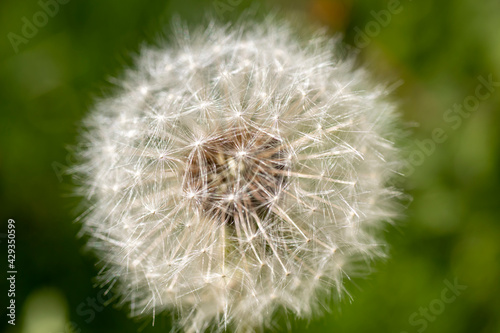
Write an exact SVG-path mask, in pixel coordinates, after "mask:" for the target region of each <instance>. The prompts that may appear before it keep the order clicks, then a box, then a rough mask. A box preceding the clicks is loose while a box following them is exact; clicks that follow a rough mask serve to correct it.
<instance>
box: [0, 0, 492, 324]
mask: <svg viewBox="0 0 500 333" xmlns="http://www.w3.org/2000/svg"><path fill="white" fill-rule="evenodd" d="M220 3H222V4H230V3H238V2H234V1H233V2H230V1H223V0H222V1H202V0H184V1H165V0H162V1H147V2H145V1H137V0H128V1H125V0H121V1H118V0H107V1H98V0H88V1H78V0H73V1H70V2H69V3H68V4H65V5H61V6H60V8H59V12H58V13H57V14H56V15H55V16H54V17H53V18H50V19H49V21H48V23H47V24H46V25H45V26H43V27H41V28H40V29H39V31H38V33H37V34H36V36H34V37H33V38H31V39H30V40H29V41H28V43H27V44H26V45H24V44H21V45H20V46H19V52H18V53H15V52H14V49H13V47H12V46H11V44H10V42H9V39H8V37H7V36H8V33H9V32H14V33H16V34H20V33H21V27H22V24H23V23H22V21H21V19H22V17H24V16H26V17H28V18H31V17H32V16H33V15H34V14H35V13H36V12H38V11H39V10H40V6H39V4H38V3H37V2H36V1H22V2H21V1H14V0H3V1H2V2H1V3H0V31H1V34H0V35H2V36H4V37H2V39H0V108H1V110H0V199H1V200H0V205H1V218H2V219H1V221H2V229H3V228H4V225H5V224H6V221H7V219H8V218H13V219H15V220H16V222H17V237H18V238H17V239H18V247H17V265H18V271H19V274H18V280H17V286H18V289H17V304H18V309H17V311H18V325H17V326H16V327H15V328H12V327H8V326H7V325H6V323H5V322H6V321H5V320H2V323H1V325H2V326H0V327H3V329H2V330H3V331H6V332H35V331H36V332H40V333H43V332H48V333H56V332H54V331H53V328H50V329H46V330H45V329H43V327H42V326H36V324H37V323H42V321H43V320H45V321H43V322H44V323H47V322H48V323H50V325H49V324H47V325H48V326H46V327H49V326H50V327H54V326H53V325H63V324H64V323H63V322H64V321H65V322H66V324H67V323H69V322H71V323H72V325H73V330H71V327H69V326H66V327H64V325H63V327H62V328H61V332H71V331H74V332H81V333H85V332H136V331H137V329H138V328H141V327H143V326H144V327H145V328H144V332H159V331H165V330H167V329H169V327H170V323H169V319H168V317H165V318H159V319H157V322H156V327H155V328H151V327H149V323H146V324H145V325H143V323H135V322H133V321H131V320H129V319H127V318H126V314H125V313H124V312H123V311H120V310H117V309H115V308H113V307H112V306H106V307H103V308H102V311H95V318H92V320H90V315H89V313H88V309H89V307H88V305H86V304H87V302H88V298H89V297H90V298H95V297H97V295H98V293H99V289H94V288H93V284H92V278H93V277H94V276H95V275H96V269H95V267H94V263H95V261H96V258H93V257H92V256H91V255H88V254H83V253H82V251H81V248H82V245H83V241H82V240H78V239H76V237H75V235H76V233H77V231H78V226H77V225H75V224H74V223H72V221H73V220H74V212H73V208H74V207H75V205H76V204H77V202H78V199H76V198H72V197H71V196H69V195H68V194H69V193H71V185H70V184H71V182H70V179H68V178H67V177H65V176H64V175H61V174H59V170H60V168H61V167H62V166H64V165H67V164H68V163H71V161H70V160H68V157H67V153H66V150H65V146H66V145H71V144H74V143H75V142H76V137H77V126H78V123H79V121H80V120H81V119H82V117H84V115H85V114H86V112H87V111H88V109H89V108H90V107H91V106H92V101H93V100H94V98H95V97H98V96H103V95H106V91H108V90H109V88H110V84H109V83H107V79H108V78H109V77H111V76H116V75H119V74H120V73H121V72H122V70H123V68H124V67H125V66H128V65H130V64H131V63H132V61H131V59H132V57H131V55H132V54H133V53H134V52H137V51H138V50H139V48H140V45H141V44H142V43H143V42H148V43H151V42H154V41H155V40H156V39H157V38H158V37H159V36H160V35H161V34H162V32H163V31H165V27H166V26H167V27H168V25H169V21H170V20H171V17H172V15H173V14H174V13H177V14H179V16H180V17H181V18H183V19H185V20H187V21H188V22H190V23H192V24H197V23H199V22H201V19H202V18H203V17H204V16H205V12H207V11H210V10H211V11H213V10H214V9H215V6H216V5H217V4H220ZM400 3H401V8H402V10H401V11H400V12H399V13H397V14H393V15H391V17H390V22H389V23H388V24H387V26H381V27H380V32H379V33H377V34H375V35H374V36H373V37H370V41H369V43H368V45H367V46H366V47H364V48H362V49H361V50H360V58H361V59H362V60H363V61H364V62H366V63H367V64H368V65H369V66H371V68H372V69H373V71H374V73H375V75H377V76H379V77H381V78H385V79H387V80H397V79H402V80H403V81H402V82H403V84H402V85H400V86H399V87H398V88H397V89H396V91H395V95H396V98H397V99H399V100H400V101H401V109H402V113H403V118H404V120H405V121H406V122H408V123H414V124H416V125H415V127H414V128H413V129H412V131H413V133H412V136H411V140H410V143H409V144H408V145H409V148H408V153H409V154H410V153H411V152H413V151H415V150H416V149H417V150H418V149H419V148H418V146H416V144H415V143H416V140H425V139H429V138H431V135H432V131H433V130H434V129H435V128H442V129H443V130H444V131H445V132H446V134H447V136H448V139H447V140H446V141H445V142H443V143H441V144H437V145H436V149H435V151H434V153H432V154H431V155H430V156H428V157H426V158H425V161H424V162H423V164H422V165H420V166H418V167H415V172H414V173H412V174H411V176H410V177H409V178H408V180H407V185H406V186H407V191H408V193H409V194H410V195H412V196H413V202H412V203H411V204H410V206H409V208H408V211H407V215H408V216H407V218H406V219H405V221H404V222H403V223H402V224H401V225H400V226H399V227H396V228H391V230H389V231H388V233H387V237H388V240H389V243H390V244H391V258H390V259H389V260H388V261H387V262H385V263H378V264H377V266H376V269H377V272H375V273H374V274H372V275H371V276H369V277H368V278H367V279H365V280H356V281H354V282H355V283H352V284H351V285H350V290H351V293H352V297H353V299H354V302H353V303H352V304H349V302H348V301H345V302H344V303H345V304H340V305H333V304H328V305H325V306H326V307H327V308H329V309H330V310H329V311H330V313H329V314H327V315H325V316H323V317H320V316H318V318H314V319H313V320H311V321H309V320H307V321H306V320H296V321H293V323H292V325H291V327H289V330H291V331H293V332H398V333H399V332H417V331H418V329H419V328H421V326H420V325H418V326H415V325H413V326H412V325H411V323H410V321H409V320H410V319H409V318H410V316H411V315H412V314H413V313H414V312H418V311H419V308H420V307H428V306H429V304H430V303H431V302H432V301H433V300H434V299H437V298H440V295H441V291H442V290H443V289H444V288H445V287H446V286H445V284H444V282H443V281H444V280H445V279H447V280H449V281H454V279H455V278H457V279H458V281H459V282H460V284H463V285H466V286H467V287H468V288H467V290H465V291H464V292H463V293H462V294H461V295H460V296H459V297H458V298H457V299H456V301H454V302H452V303H451V304H447V305H446V308H445V310H444V311H443V313H442V314H440V315H439V316H437V317H436V318H435V320H434V321H429V322H428V327H426V329H425V332H429V333H433V332H456V333H460V332H464V333H465V332H467V333H468V332H480V333H498V332H500V290H499V285H500V284H499V281H500V223H499V221H500V200H499V199H500V196H499V194H498V192H499V189H500V179H499V174H500V163H499V156H500V138H499V136H500V131H499V125H500V112H499V111H500V110H499V109H500V91H494V92H493V94H492V96H491V97H490V98H488V99H487V100H485V101H482V102H481V103H480V105H479V108H478V109H477V110H476V111H475V112H473V113H472V114H471V115H470V117H468V118H463V119H462V120H463V121H462V123H461V125H460V126H459V127H458V128H457V129H453V128H451V127H450V124H449V123H446V122H445V121H444V120H443V115H444V113H445V112H446V111H447V110H448V109H449V108H451V107H453V105H454V104H455V103H462V102H463V101H464V99H465V98H466V97H467V96H469V95H471V94H474V92H475V88H476V86H477V85H478V83H479V82H478V79H477V77H478V76H479V75H482V76H483V77H488V75H492V76H493V78H494V80H495V81H500V20H498V17H499V15H500V3H499V2H498V1H496V0H483V1H481V2H479V1H472V0H457V1H451V0H447V1H440V2H436V1H431V0H420V1H410V0H406V1H403V0H402V1H401V2H400ZM256 5H258V6H256ZM274 6H278V8H283V11H285V10H287V11H290V12H298V13H300V15H301V16H302V17H304V18H307V19H310V20H311V21H312V22H315V23H318V24H323V25H327V26H329V27H330V30H331V32H332V33H335V32H337V31H341V32H343V33H344V34H345V40H346V42H347V43H349V44H351V45H352V46H353V47H354V48H355V47H356V37H357V35H356V34H357V31H359V30H361V31H365V29H366V27H367V24H369V23H370V22H372V24H373V22H374V20H375V19H374V16H373V12H372V11H375V12H376V13H378V12H380V11H381V10H386V9H387V8H388V3H387V2H385V1H380V0H377V1H348V0H294V1H285V0H281V1H278V2H273V7H274ZM250 7H251V8H257V11H258V12H259V13H264V12H265V11H266V10H267V8H269V7H271V5H270V2H264V1H263V0H261V1H246V0H245V1H242V2H241V3H239V4H238V5H237V6H235V7H234V10H230V11H227V12H224V13H223V18H224V20H230V19H233V18H235V17H237V16H238V15H239V14H240V13H241V12H243V11H245V9H247V8H250ZM375 22H376V20H375ZM167 31H168V29H167ZM4 221H5V223H4ZM0 232H4V230H0ZM4 244H5V243H2V248H3V249H4V248H5V247H4ZM2 251H3V250H2ZM2 267H3V266H2ZM4 281H5V280H3V281H2V282H1V290H6V284H5V282H4ZM47 288H49V289H47ZM40 302H41V303H40ZM44 302H45V303H44ZM39 304H49V306H48V307H47V308H46V309H45V308H44V307H43V306H40V305H39ZM50 304H52V305H50ZM82 304H83V306H82ZM99 309H100V307H99ZM86 310H87V312H85V311H86ZM2 311H3V310H2ZM40 313H41V314H40ZM2 317H3V318H6V317H5V316H4V314H2ZM48 317H51V318H52V317H53V321H50V320H49V319H50V318H48ZM41 318H42V319H43V318H44V319H43V320H42V319H41ZM61 318H62V319H61ZM282 324H283V323H282ZM33 325H35V326H33ZM51 325H52V326H51ZM33 327H38V330H33ZM280 327H282V328H283V329H284V327H286V326H284V325H281V326H280ZM58 333H60V332H58Z"/></svg>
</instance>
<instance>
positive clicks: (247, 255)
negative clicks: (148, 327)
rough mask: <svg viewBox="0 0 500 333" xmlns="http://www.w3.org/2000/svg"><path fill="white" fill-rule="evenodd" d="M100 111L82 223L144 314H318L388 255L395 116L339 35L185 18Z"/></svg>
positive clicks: (83, 176)
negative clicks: (347, 283)
mask: <svg viewBox="0 0 500 333" xmlns="http://www.w3.org/2000/svg"><path fill="white" fill-rule="evenodd" d="M167 45H168V46H166V47H157V48H146V49H143V50H142V52H141V56H140V57H139V59H138V62H137V66H136V68H135V69H133V70H130V71H128V72H127V75H125V76H124V78H123V79H122V80H121V83H120V87H119V89H118V90H117V92H116V93H115V94H114V95H113V96H112V97H109V98H107V99H104V100H102V101H101V102H99V103H98V104H97V106H96V107H95V109H94V111H93V112H92V113H91V115H90V116H89V117H88V118H87V120H86V123H85V126H86V131H85V134H84V138H83V147H84V148H83V149H81V151H79V152H78V154H79V156H80V157H81V159H82V160H83V161H82V162H81V164H79V165H78V166H77V167H76V172H77V174H78V176H79V179H80V181H81V182H82V183H83V184H82V186H80V189H81V191H82V193H83V195H85V196H86V197H87V198H88V202H89V205H88V207H89V208H88V210H87V211H86V213H85V214H84V216H83V219H82V220H83V232H84V233H85V234H86V235H87V236H88V238H89V242H88V243H89V246H90V248H92V249H93V250H94V251H95V252H97V254H98V256H100V257H101V258H102V263H103V269H102V271H101V274H100V278H101V281H102V282H103V284H111V285H113V287H114V288H115V290H116V294H118V295H121V296H122V301H123V302H124V303H126V304H128V305H129V306H130V312H131V315H132V316H133V317H139V316H150V317H154V316H155V315H158V314H159V313H171V314H173V315H174V317H175V320H176V324H177V328H179V329H183V330H185V331H187V332H203V331H205V330H207V329H208V330H214V331H222V330H225V329H226V328H231V329H234V330H237V331H243V332H248V331H253V330H259V329H260V327H263V325H264V326H265V325H269V324H271V322H272V318H273V313H274V312H275V310H276V309H278V308H283V309H286V311H289V312H291V313H294V314H295V315H296V316H298V317H307V316H311V315H312V314H313V313H316V312H317V311H319V310H320V308H321V306H320V305H321V304H322V303H323V302H326V301H328V299H331V298H335V297H336V296H341V295H342V294H345V293H346V291H345V289H344V286H343V279H345V278H350V277H351V275H357V274H358V273H363V272H365V273H366V271H367V270H368V268H369V266H370V263H371V262H372V260H373V259H376V258H379V257H381V256H383V255H384V253H385V250H384V244H383V241H382V240H381V239H380V238H379V237H380V234H381V230H382V229H383V227H384V226H385V225H386V222H391V221H392V219H393V218H394V217H395V216H396V215H397V214H396V213H397V210H396V206H397V202H396V201H397V200H396V199H397V197H398V196H399V192H398V191H397V189H395V188H394V187H393V186H392V185H391V183H392V180H393V179H394V177H393V176H394V175H395V174H396V173H397V164H398V163H397V162H398V161H397V150H396V149H395V148H394V144H393V142H392V141H391V140H390V138H391V135H392V134H393V133H392V132H393V129H394V127H395V126H394V123H395V120H396V116H395V113H394V106H393V105H392V104H391V103H390V102H388V101H387V98H386V95H387V89H386V87H385V86H383V85H380V84H375V83H372V82H371V80H370V78H369V76H368V75H367V74H366V72H365V71H363V70H362V69H355V68H354V60H353V59H352V58H349V57H345V56H343V55H342V54H343V52H341V51H339V50H341V49H342V47H341V46H340V45H339V43H338V42H337V41H336V40H332V39H330V38H329V37H328V36H327V35H325V34H322V33H316V34H314V35H312V36H310V37H309V38H306V39H301V38H298V37H297V34H296V33H295V32H294V31H293V29H292V28H291V25H290V24H287V23H283V22H279V23H277V22H276V20H274V22H273V20H267V21H264V22H263V23H253V24H244V23H239V24H238V25H233V26H229V27H219V26H218V25H217V24H209V25H208V27H207V28H206V29H205V30H200V31H198V32H193V31H188V30H187V29H185V28H179V29H178V31H177V32H176V33H175V38H174V41H173V42H171V43H170V44H167Z"/></svg>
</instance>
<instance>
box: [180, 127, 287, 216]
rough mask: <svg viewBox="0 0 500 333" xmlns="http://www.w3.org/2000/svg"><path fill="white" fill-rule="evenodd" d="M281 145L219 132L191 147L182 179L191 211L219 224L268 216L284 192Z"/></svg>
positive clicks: (256, 135) (267, 138) (243, 132)
mask: <svg viewBox="0 0 500 333" xmlns="http://www.w3.org/2000/svg"><path fill="white" fill-rule="evenodd" d="M288 161H289V153H288V151H287V149H285V145H284V143H283V142H281V141H280V140H278V139H277V138H275V137H273V136H271V135H269V134H266V133H262V132H256V131H254V132H252V131H249V130H248V129H233V130H225V131H220V133H216V134H214V135H212V136H210V138H209V139H206V140H204V141H202V142H200V143H199V144H198V145H196V146H194V148H193V149H192V151H191V152H190V155H189V157H188V158H187V168H186V170H185V174H184V179H183V190H184V193H185V195H186V196H187V197H188V198H190V199H191V200H193V208H197V209H201V210H202V213H205V214H208V215H209V216H210V217H211V218H215V219H217V220H219V221H221V222H222V223H225V224H230V225H232V224H233V223H234V221H235V219H236V220H241V219H246V220H248V217H249V216H251V215H253V214H257V215H258V216H259V217H262V216H265V215H267V214H270V212H271V207H272V204H273V203H274V202H275V201H276V200H278V199H279V197H280V195H281V193H282V191H283V190H285V187H286V185H287V184H286V183H287V182H286V179H287V176H286V174H287V170H288Z"/></svg>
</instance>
